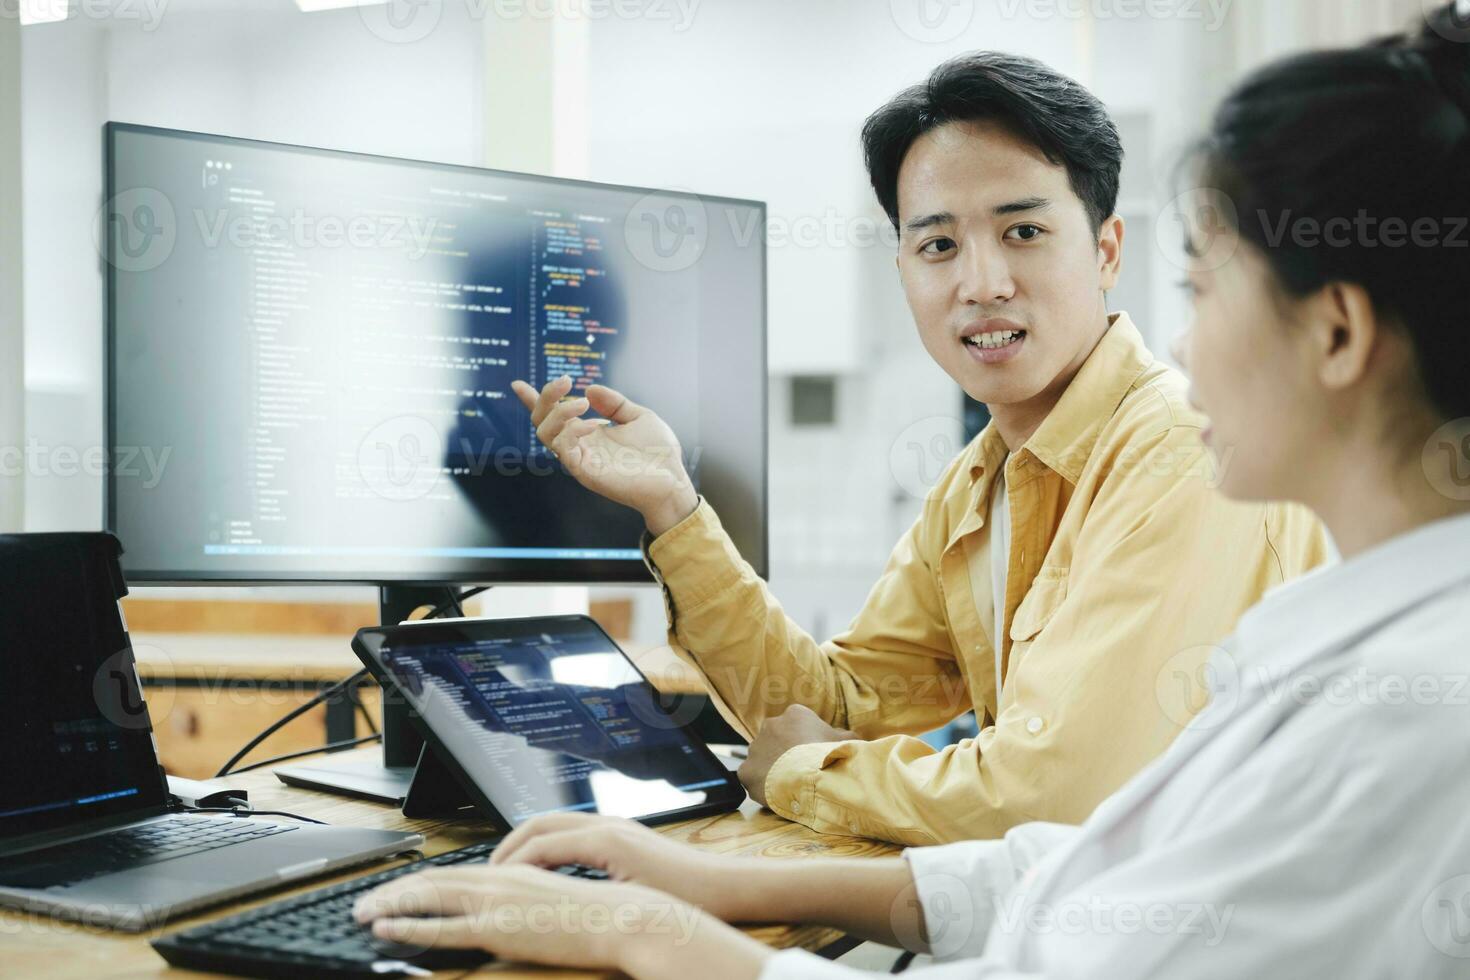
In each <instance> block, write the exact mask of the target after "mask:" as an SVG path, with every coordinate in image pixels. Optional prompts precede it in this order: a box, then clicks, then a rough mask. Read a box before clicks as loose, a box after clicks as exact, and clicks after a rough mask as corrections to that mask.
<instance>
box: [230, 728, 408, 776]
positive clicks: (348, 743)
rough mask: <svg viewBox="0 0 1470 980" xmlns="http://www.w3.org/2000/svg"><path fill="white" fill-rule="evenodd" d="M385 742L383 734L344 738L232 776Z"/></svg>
mask: <svg viewBox="0 0 1470 980" xmlns="http://www.w3.org/2000/svg"><path fill="white" fill-rule="evenodd" d="M382 740H383V736H382V734H381V733H378V734H373V735H364V736H363V737H362V738H344V739H343V740H342V741H340V742H328V743H327V744H326V745H318V746H317V747H316V748H314V749H302V750H301V751H300V752H287V753H286V754H285V755H276V756H271V757H270V758H269V759H261V760H260V761H259V762H252V763H250V765H248V766H241V767H240V768H239V769H235V770H233V771H232V772H231V773H230V775H232V776H238V775H240V773H242V772H250V771H251V770H252V769H264V768H265V767H266V766H271V765H275V764H276V763H277V762H290V761H291V760H292V759H300V758H302V757H304V756H308V755H319V754H321V753H322V752H336V751H338V750H339V749H350V748H352V747H353V746H354V745H366V744H367V743H369V742H380V741H382Z"/></svg>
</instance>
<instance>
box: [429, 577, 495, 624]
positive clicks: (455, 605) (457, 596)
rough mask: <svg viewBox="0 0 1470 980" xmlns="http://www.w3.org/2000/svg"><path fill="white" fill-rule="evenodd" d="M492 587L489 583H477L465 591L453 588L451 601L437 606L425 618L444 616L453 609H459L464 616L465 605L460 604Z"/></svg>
mask: <svg viewBox="0 0 1470 980" xmlns="http://www.w3.org/2000/svg"><path fill="white" fill-rule="evenodd" d="M490 588H491V587H490V586H488V585H477V586H475V587H474V588H473V589H465V590H464V591H463V592H455V591H453V590H451V591H450V593H449V594H450V599H449V601H448V602H446V603H444V604H443V605H442V606H435V607H434V608H433V609H431V610H430V611H429V614H428V615H427V616H425V617H424V618H425V619H438V618H439V617H440V616H443V615H444V614H445V613H447V612H449V610H451V609H454V610H457V611H458V612H459V615H461V616H463V615H464V606H462V605H460V603H462V602H464V601H465V600H466V599H473V598H474V597H475V596H477V595H479V594H480V593H482V592H489V591H490Z"/></svg>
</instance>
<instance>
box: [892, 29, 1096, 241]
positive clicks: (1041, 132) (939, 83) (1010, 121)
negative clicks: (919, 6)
mask: <svg viewBox="0 0 1470 980" xmlns="http://www.w3.org/2000/svg"><path fill="white" fill-rule="evenodd" d="M982 121H995V122H998V123H1001V124H1003V125H1005V126H1007V127H1008V128H1010V129H1011V130H1012V131H1014V132H1015V134H1016V135H1017V136H1019V137H1020V138H1022V139H1025V140H1026V141H1028V142H1030V143H1031V144H1032V145H1033V146H1035V147H1036V148H1037V149H1039V150H1041V152H1042V153H1044V154H1045V155H1046V158H1047V159H1048V160H1050V161H1051V162H1052V163H1054V164H1059V165H1063V166H1065V167H1066V168H1067V175H1068V178H1069V179H1070V180H1071V183H1072V190H1073V191H1074V192H1075V193H1076V195H1077V196H1078V197H1079V198H1081V199H1082V204H1083V205H1084V206H1085V207H1086V208H1087V213H1088V215H1089V216H1090V217H1091V218H1092V225H1093V230H1094V231H1098V230H1100V229H1101V228H1102V225H1103V222H1104V221H1107V220H1108V218H1110V217H1112V215H1113V211H1114V209H1116V208H1117V206H1118V175H1119V172H1120V171H1121V170H1122V169H1123V143H1122V141H1121V140H1120V139H1119V138H1118V127H1117V126H1115V125H1113V120H1112V119H1111V118H1110V117H1109V116H1108V111H1107V109H1106V108H1105V107H1104V106H1103V104H1102V103H1101V102H1099V101H1098V99H1097V96H1095V95H1093V94H1092V93H1091V92H1089V91H1087V89H1085V88H1083V87H1082V86H1081V85H1079V84H1077V83H1076V82H1074V81H1073V80H1072V79H1070V78H1068V77H1067V76H1065V75H1062V74H1060V73H1059V72H1055V71H1053V70H1052V69H1050V68H1048V67H1047V66H1046V65H1043V64H1042V63H1041V62H1039V61H1036V60H1035V59H1032V58H1022V57H1019V56H1016V55H1009V54H1001V53H999V52H996V51H977V52H975V53H973V54H966V55H961V56H959V57H957V58H952V59H950V60H949V61H946V62H945V63H944V64H942V65H940V66H939V67H938V68H936V69H934V71H933V73H932V74H931V75H930V76H929V78H928V80H927V81H925V82H923V83H922V84H919V85H915V86H913V87H911V88H907V89H904V90H903V91H902V92H900V93H898V95H896V96H894V98H893V99H892V100H891V101H890V102H888V104H887V105H884V106H883V107H882V108H881V109H879V110H878V111H877V112H874V113H873V114H872V115H871V116H869V117H868V120H867V122H866V123H864V124H863V158H864V160H865V161H866V162H867V165H868V177H869V179H870V180H871V181H872V183H873V190H874V191H875V192H876V193H877V195H878V203H879V204H881V205H883V210H884V211H886V212H887V213H888V220H890V221H892V222H893V227H894V228H898V227H899V223H898V171H899V168H900V167H901V166H903V160H904V157H906V156H907V155H908V152H909V148H910V147H911V146H913V145H914V141H915V140H917V139H918V138H919V137H920V136H923V135H924V134H925V133H927V132H929V131H930V130H932V129H937V128H938V127H940V126H943V125H945V124H947V123H953V122H982Z"/></svg>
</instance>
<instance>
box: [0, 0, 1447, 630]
mask: <svg viewBox="0 0 1470 980" xmlns="http://www.w3.org/2000/svg"><path fill="white" fill-rule="evenodd" d="M339 2H340V0H339ZM328 6H330V3H329V2H323V0H317V2H309V0H299V2H293V0H72V2H71V3H70V5H68V4H67V3H66V0H20V3H19V14H20V16H19V17H17V15H16V7H15V4H14V2H11V3H8V4H5V5H4V6H3V8H0V11H3V12H0V446H12V447H16V446H27V445H29V446H33V447H36V451H35V452H34V453H33V454H32V453H27V454H26V457H25V459H26V462H25V464H24V465H23V466H22V467H20V469H21V472H16V467H15V466H14V465H11V466H8V467H7V468H6V469H5V471H4V473H0V530H10V529H25V530H32V531H43V530H54V529H77V528H95V527H98V526H100V522H101V514H102V478H101V474H100V473H99V472H96V471H95V467H91V468H89V467H88V466H87V463H86V460H87V458H88V454H89V451H93V452H95V450H96V448H97V447H101V446H103V444H104V436H103V402H102V388H101V380H102V369H103V330H102V324H103V274H102V268H101V259H100V257H99V254H98V251H97V248H96V245H95V241H96V236H97V224H98V210H99V208H100V206H101V205H102V197H103V192H102V161H101V127H102V124H103V122H104V121H106V120H109V119H112V120H120V121H127V122H136V123H143V124H149V125H157V126H164V127H173V128H180V129H189V130H200V131H205V132H214V133H223V134H229V135H236V136H244V137H251V138H257V139H264V140H273V141H283V142H293V143H304V144H309V145H316V146H324V147H333V148H341V149H349V150H356V151H364V152H370V153H380V154H386V155H390V156H401V157H412V158H418V159H426V160H437V161H446V162H451V163H458V164H468V165H477V166H490V167H497V168H505V169H512V170H528V171H535V172H541V173H549V174H554V175H558V176H567V177H580V178H589V179H592V180H600V181H610V182H621V183H630V184H639V185H645V186H666V187H672V188H678V189H686V190H693V191H696V192H701V193H707V194H719V195H729V196H738V197H747V198H757V199H761V200H764V201H767V202H768V203H769V207H770V211H769V227H768V244H769V256H770V259H769V274H770V292H769V317H770V321H769V322H770V347H769V354H770V371H771V386H770V404H769V411H770V456H771V476H770V542H771V580H772V585H773V588H774V591H775V593H776V595H777V596H778V597H779V598H780V600H781V601H782V602H783V604H784V605H785V607H786V609H787V610H788V611H789V612H790V613H791V615H793V616H794V617H795V619H796V620H797V621H798V622H799V623H801V625H803V626H804V627H806V628H807V629H809V630H810V631H812V632H813V633H815V634H817V635H818V636H820V637H826V636H829V635H831V634H832V633H834V632H836V631H837V630H840V629H841V628H842V627H843V625H844V624H845V623H846V622H847V621H848V620H849V618H850V617H851V616H852V615H853V614H854V612H855V611H856V610H857V609H858V608H859V606H860V605H861V603H862V601H863V598H864V596H865V594H866V591H867V589H868V587H869V586H870V585H871V584H872V582H873V580H874V579H875V577H876V576H877V574H878V572H879V571H880V570H881V568H882V565H883V563H884V561H885V559H886V557H887V555H888V552H889V549H890V547H891V546H892V544H893V542H894V541H895V540H896V539H897V537H898V536H899V534H900V533H901V532H902V531H903V529H904V528H905V527H906V526H907V525H908V524H909V523H910V522H911V521H912V519H913V518H914V516H915V514H916V513H917V509H918V506H919V501H920V499H921V496H922V494H923V492H924V490H925V489H926V488H927V486H928V485H929V484H930V483H932V481H933V479H934V478H935V477H936V476H937V475H938V473H939V471H940V470H941V469H942V467H943V465H944V463H945V462H946V461H947V459H948V458H949V456H951V455H952V454H953V453H954V452H956V451H957V450H958V449H959V447H960V446H961V445H962V443H963V405H962V398H961V394H960V392H959V390H958V389H957V388H956V387H955V386H954V385H953V384H952V383H951V382H950V381H949V380H948V379H947V378H946V377H945V376H944V375H943V374H942V372H940V370H939V369H938V368H937V367H936V366H935V365H934V364H933V363H932V362H931V361H930V360H929V358H928V356H927V354H926V353H925V352H924V350H923V348H922V347H921V346H920V344H919V342H918V339H917V337H916V335H915V331H914V328H913V325H912V322H911V320H910V317H909V315H908V312H907V309H906V307H905V304H904V299H903V295H902V292H901V290H900V287H899V284H898V280H897V276H896V273H895V271H894V268H893V247H892V241H891V235H890V233H889V231H888V229H887V227H886V219H884V217H883V215H882V213H881V211H880V210H879V209H878V207H877V205H876V203H875V202H874V201H873V199H872V195H871V192H870V190H869V188H868V186H867V181H866V178H865V175H864V172H863V168H862V161H861V157H860V152H859V147H858V129H859V127H860V125H861V123H862V120H863V118H864V116H865V115H866V114H867V113H868V112H869V111H871V110H872V109H873V108H875V107H876V106H878V105H879V104H881V103H882V102H883V101H884V100H886V99H887V98H888V97H890V96H891V95H892V94H894V92H896V91H897V90H898V89H899V88H901V87H903V86H905V85H908V84H911V83H913V82H915V81H918V80H920V79H922V78H923V76H924V75H925V74H926V73H927V72H928V71H929V70H930V69H932V68H933V67H934V66H935V65H936V64H938V63H939V62H940V61H942V60H943V59H945V58H947V57H949V56H950V55H953V54H956V53H959V52H962V51H967V50H972V49H976V48H1000V49H1005V50H1008V51H1013V52H1017V53H1022V54H1027V55H1032V56H1035V57H1037V58H1040V59H1042V60H1043V61H1045V62H1047V63H1049V64H1051V65H1053V66H1055V67H1057V68H1059V69H1060V70H1062V71H1064V72H1067V73H1069V74H1071V75H1073V76H1075V77H1076V78H1078V79H1079V80H1081V81H1082V82H1083V83H1085V84H1086V85H1088V86H1090V87H1091V88H1092V89H1093V90H1094V91H1096V92H1097V93H1098V94H1099V96H1100V97H1101V98H1102V99H1103V100H1104V101H1105V102H1106V103H1107V104H1108V105H1109V106H1110V107H1111V108H1112V110H1113V111H1114V113H1115V116H1116V118H1117V120H1118V122H1119V125H1120V128H1121V129H1122V133H1123V138H1124V142H1125V146H1126V148H1127V151H1128V163H1127V166H1126V168H1125V171H1124V186H1123V195H1122V203H1121V212H1122V214H1123V215H1124V217H1125V218H1126V219H1127V221H1128V237H1127V248H1126V271H1125V276H1124V284H1123V286H1122V287H1121V288H1120V289H1119V290H1118V291H1117V293H1116V294H1115V295H1114V296H1113V298H1112V299H1113V302H1112V305H1113V308H1114V309H1127V310H1129V311H1130V312H1131V313H1132V314H1133V315H1134V317H1135V319H1136V320H1137V321H1138V322H1139V324H1140V325H1141V326H1142V328H1143V330H1144V332H1145V334H1146V335H1147V337H1148V338H1149V340H1150V341H1151V343H1152V344H1153V346H1154V348H1155V350H1156V352H1159V353H1161V354H1162V353H1163V352H1164V350H1165V349H1166V346H1167V342H1168V339H1169V337H1170V336H1171V335H1172V333H1173V332H1174V331H1176V330H1177V329H1179V328H1180V326H1181V325H1182V324H1183V318H1184V316H1185V303H1184V298H1183V296H1182V294H1181V293H1180V292H1179V291H1178V290H1177V289H1176V288H1175V280H1176V279H1177V278H1178V268H1177V265H1176V263H1175V261H1174V260H1173V259H1172V258H1171V254H1170V250H1169V248H1168V247H1167V245H1166V244H1163V243H1167V242H1168V241H1169V240H1170V239H1171V237H1172V236H1171V235H1170V234H1169V229H1168V225H1167V222H1168V220H1169V217H1168V204H1169V201H1170V200H1171V198H1172V197H1173V192H1172V191H1171V166H1172V163H1173V161H1174V160H1175V159H1177V156H1178V153H1179V151H1180V150H1181V149H1182V148H1183V147H1184V145H1185V143H1186V141H1187V139H1188V138H1189V137H1190V136H1191V134H1193V133H1195V132H1196V131H1198V130H1199V129H1200V127H1201V126H1202V125H1203V122H1204V115H1203V114H1204V112H1205V111H1206V108H1207V107H1208V106H1209V105H1210V104H1212V102H1213V101H1214V100H1215V99H1216V98H1217V97H1218V96H1219V95H1220V94H1221V92H1222V91H1223V89H1224V88H1225V86H1226V85H1227V84H1228V83H1229V82H1230V80H1232V79H1234V78H1236V77H1238V75H1239V74H1240V73H1241V72H1242V71H1243V70H1246V69H1248V68H1249V67H1250V66H1252V65H1254V64H1257V63H1259V62H1260V61H1262V60H1265V59H1267V58H1270V57H1274V56H1276V55H1278V54H1281V53H1284V52H1286V51H1289V50H1293V49H1296V48H1301V47H1308V46H1320V45H1330V44H1338V43H1351V42H1355V41H1357V40H1359V39H1361V38H1363V37H1366V36H1368V35H1370V34H1373V33H1375V32H1381V31H1387V30H1392V29H1396V28H1399V27H1402V26H1404V25H1406V24H1408V23H1409V22H1410V21H1411V20H1413V19H1414V18H1415V17H1417V16H1418V15H1419V12H1420V9H1421V6H1420V2H1419V0H973V2H971V0H953V2H948V3H945V2H938V0H682V2H676V0H666V2H665V0H619V2H614V0H605V2H604V0H556V2H552V0H539V2H538V0H525V2H509V0H442V2H441V0H424V2H422V3H419V4H405V3H402V2H400V0H395V2H394V3H393V4H390V5H386V6H385V5H381V4H368V5H365V6H362V7H357V8H354V7H351V6H346V7H341V8H339V9H314V8H318V7H328ZM22 249H23V253H24V257H25V260H24V264H23V265H22V264H21V263H20V262H19V256H20V254H21V251H22ZM22 324H23V326H22ZM637 394H638V395H641V397H642V399H643V400H644V401H646V402H648V403H650V404H652V405H653V406H654V407H655V408H656V407H657V401H658V398H657V392H653V391H650V392H643V393H637ZM688 448H690V447H686V449H688ZM140 594H141V595H145V596H148V595H154V596H160V597H164V598H177V599H182V600H185V601H196V600H201V599H216V600H217V599H221V598H224V599H249V600H260V601H271V602H275V601H294V602H348V603H350V602H368V601H371V597H372V593H371V590H369V589H366V588H347V587H331V588H325V589H323V588H318V589H310V590H306V589H264V590H262V589H248V590H247V589H228V590H219V589H188V590H184V589H180V590H140ZM589 599H591V600H596V601H609V600H620V601H625V602H628V603H631V610H632V617H631V622H630V624H629V626H628V633H629V636H630V638H631V639H633V640H635V641H638V642H644V643H657V642H659V641H660V640H661V638H662V629H663V619H662V606H661V603H660V601H659V599H658V596H657V594H656V592H654V590H653V589H651V588H634V589H617V590H610V589H601V588H599V589H592V590H590V592H589V590H586V589H582V588H554V589H553V588H542V589H522V588H503V589H497V590H494V591H493V592H492V593H491V594H490V595H489V597H488V598H487V600H486V601H485V603H484V605H483V606H482V607H481V608H482V610H483V611H486V612H489V613H493V614H500V613H519V612H527V613H530V612H541V611H550V610H558V611H560V610H573V609H579V608H583V607H585V605H586V604H587V602H588V601H589Z"/></svg>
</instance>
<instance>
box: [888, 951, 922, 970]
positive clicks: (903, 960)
mask: <svg viewBox="0 0 1470 980" xmlns="http://www.w3.org/2000/svg"><path fill="white" fill-rule="evenodd" d="M917 955H919V954H917V953H915V952H913V951H912V950H905V951H904V953H903V954H902V955H900V956H899V958H898V959H896V960H894V961H893V968H892V969H891V970H889V971H888V972H889V973H902V972H903V971H905V970H907V969H908V968H909V964H910V963H912V962H913V961H914V957H915V956H917Z"/></svg>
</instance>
